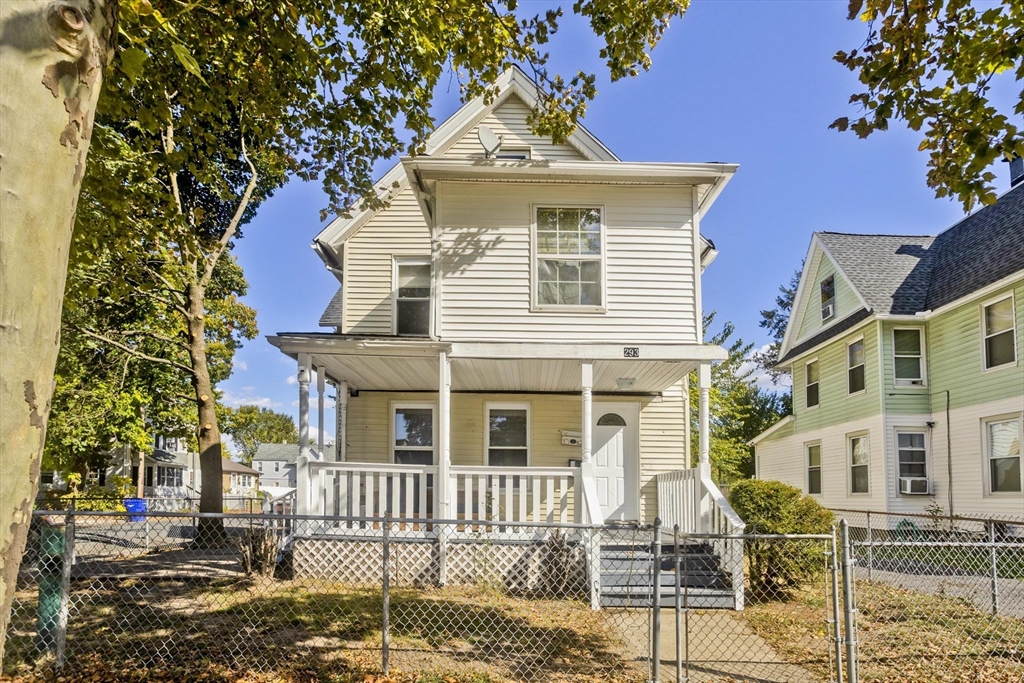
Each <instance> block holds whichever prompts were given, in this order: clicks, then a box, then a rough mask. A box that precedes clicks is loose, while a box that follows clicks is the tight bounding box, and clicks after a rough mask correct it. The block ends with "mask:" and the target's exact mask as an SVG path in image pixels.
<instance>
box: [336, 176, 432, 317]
mask: <svg viewBox="0 0 1024 683" xmlns="http://www.w3.org/2000/svg"><path fill="white" fill-rule="evenodd" d="M395 257H421V258H430V229H429V228H428V227H427V223H426V221H425V220H424V219H423V213H422V212H421V211H420V206H419V203H418V202H417V201H416V197H415V195H414V194H413V192H412V190H411V189H409V188H406V189H404V190H402V191H401V192H400V193H398V195H397V196H396V197H395V198H394V199H393V200H392V202H391V206H389V207H388V208H387V209H385V210H383V211H381V212H380V213H378V214H377V215H376V216H374V217H373V218H371V219H370V220H369V221H367V223H366V225H364V226H363V227H362V228H361V229H360V230H358V231H357V232H356V233H355V234H354V235H353V236H352V237H350V238H349V240H348V241H347V242H346V244H345V266H344V270H345V325H344V329H343V330H342V331H343V332H345V333H347V334H365V335H390V334H391V333H392V326H391V291H392V282H391V280H392V263H393V261H394V258H395Z"/></svg>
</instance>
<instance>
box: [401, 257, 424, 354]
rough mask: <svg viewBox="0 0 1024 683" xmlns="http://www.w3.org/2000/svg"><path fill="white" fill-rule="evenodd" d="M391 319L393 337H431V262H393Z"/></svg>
mask: <svg viewBox="0 0 1024 683" xmlns="http://www.w3.org/2000/svg"><path fill="white" fill-rule="evenodd" d="M394 273H395V275H394V278H395V282H394V286H393V289H392V291H393V292H394V302H393V309H392V319H393V320H394V321H395V322H394V333H395V334H397V335H400V336H405V337H429V336H430V261H424V260H408V261H407V260H396V261H395V271H394Z"/></svg>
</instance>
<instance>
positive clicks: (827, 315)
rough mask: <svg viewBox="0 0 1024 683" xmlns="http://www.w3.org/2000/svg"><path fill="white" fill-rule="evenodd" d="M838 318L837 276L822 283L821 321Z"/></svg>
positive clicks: (829, 277)
mask: <svg viewBox="0 0 1024 683" xmlns="http://www.w3.org/2000/svg"><path fill="white" fill-rule="evenodd" d="M834 317H836V276H835V275H829V276H828V277H827V278H825V279H824V280H822V281H821V321H822V322H825V321H826V320H831V319H832V318H834Z"/></svg>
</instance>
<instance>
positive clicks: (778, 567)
mask: <svg viewBox="0 0 1024 683" xmlns="http://www.w3.org/2000/svg"><path fill="white" fill-rule="evenodd" d="M848 516H849V517H850V519H849V524H848V526H847V528H845V529H841V531H842V532H845V533H838V534H835V535H807V536H779V535H765V534H748V535H744V536H724V535H713V534H703V535H702V534H679V533H675V532H674V530H671V529H662V528H660V527H658V526H643V525H605V526H587V525H574V524H552V523H546V524H545V523H538V524H528V523H520V522H516V523H500V522H496V521H487V520H460V521H440V520H433V519H421V520H391V519H389V518H379V517H378V518H353V517H330V518H323V517H318V518H301V517H296V516H291V515H248V514H223V515H199V514H196V513H169V512H149V513H145V514H138V513H127V514H125V513H113V512H110V513H98V512H75V513H68V512H47V511H39V512H37V513H36V514H35V515H34V518H33V524H32V530H31V533H30V539H29V545H28V548H27V550H26V554H25V558H24V561H23V563H22V568H21V572H20V574H19V577H18V585H17V591H16V595H15V600H14V607H13V613H12V619H11V623H10V627H9V629H8V632H7V634H6V653H5V658H4V662H3V666H4V673H6V674H9V675H16V676H17V675H20V676H24V677H25V678H26V680H34V677H39V678H47V679H48V678H49V677H52V676H53V675H54V673H56V672H57V671H59V672H60V675H61V676H64V677H67V680H69V681H74V680H104V681H106V680H111V681H115V680H137V679H138V675H139V672H140V671H143V672H144V671H158V672H163V675H165V676H170V678H171V679H172V680H198V679H200V678H202V677H203V674H204V673H206V674H208V673H209V670H208V668H209V667H220V668H219V669H218V671H224V670H226V671H235V672H247V673H250V674H255V675H264V676H273V677H281V678H282V679H283V680H303V681H307V680H321V679H328V678H330V677H332V676H333V677H335V678H336V679H338V680H349V679H353V680H363V679H364V678H365V677H366V676H379V675H381V673H385V674H387V675H388V676H389V677H390V678H389V680H393V681H423V682H434V683H441V682H442V681H452V680H454V681H480V682H482V681H624V682H625V681H679V682H682V681H778V682H779V683H783V682H789V681H808V682H810V681H821V682H826V681H827V682H832V681H835V682H837V683H843V682H856V681H858V680H861V681H893V680H898V681H907V682H914V681H920V682H922V683H924V682H926V681H927V682H931V681H964V682H965V683H966V681H995V682H1003V681H1022V680H1024V652H1022V650H1024V647H1022V643H1024V614H1022V611H1024V597H1022V593H1021V592H1020V591H1021V582H1022V580H1024V559H1022V558H1024V544H1022V543H1024V538H1022V533H1021V531H1022V530H1021V528H1020V525H1016V526H1015V525H1005V524H1004V525H1003V526H998V525H996V524H988V525H987V526H986V523H985V522H986V520H981V522H980V526H977V525H976V526H968V525H967V524H966V523H958V524H956V525H954V526H955V527H956V528H953V527H947V526H942V527H940V528H937V529H936V528H929V527H928V525H927V523H926V522H925V523H916V522H915V523H916V524H917V527H916V530H915V529H912V528H911V527H908V526H907V525H905V524H904V525H902V526H901V525H900V522H901V521H903V519H902V518H897V517H896V516H883V515H880V514H879V513H872V521H871V530H870V533H869V531H868V523H867V518H866V516H861V517H859V518H858V517H856V516H855V515H853V514H852V513H850V514H849V515H848ZM883 517H885V519H883ZM961 521H962V522H967V521H968V520H961ZM988 521H991V520H988ZM843 537H845V539H846V542H845V543H843V542H842V538H843ZM737 558H740V559H742V562H740V563H737V562H734V561H733V560H736V559H737ZM993 558H994V559H993ZM730 567H732V568H735V567H742V573H738V571H737V570H735V569H732V570H730V569H729V568H730ZM993 567H994V569H993ZM204 667H206V668H204ZM126 672H129V673H130V675H129V673H126ZM168 672H170V673H168ZM289 672H290V673H289ZM286 674H287V675H286ZM292 674H294V676H292V677H291V678H289V676H290V675H292ZM346 675H347V676H348V677H349V678H344V676H346ZM76 676H77V678H76ZM133 676H134V678H133Z"/></svg>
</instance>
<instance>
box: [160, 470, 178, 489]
mask: <svg viewBox="0 0 1024 683" xmlns="http://www.w3.org/2000/svg"><path fill="white" fill-rule="evenodd" d="M156 485H157V486H181V468H180V467H163V466H158V467H157V468H156Z"/></svg>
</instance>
